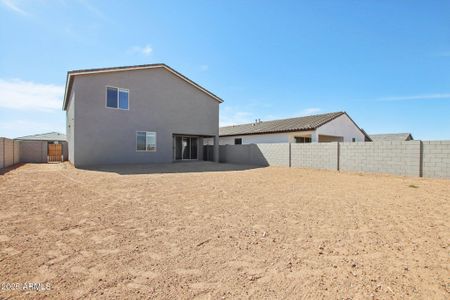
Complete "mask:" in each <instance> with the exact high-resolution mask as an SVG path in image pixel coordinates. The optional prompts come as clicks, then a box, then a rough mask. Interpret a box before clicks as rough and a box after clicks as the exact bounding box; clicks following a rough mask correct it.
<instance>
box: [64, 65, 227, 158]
mask: <svg viewBox="0 0 450 300" xmlns="http://www.w3.org/2000/svg"><path fill="white" fill-rule="evenodd" d="M106 86H114V87H119V88H124V89H128V90H129V110H119V109H111V108H106V105H105V104H106ZM73 91H74V93H75V101H74V104H75V105H74V112H73V113H74V124H73V126H74V132H73V135H71V134H68V136H70V137H68V139H69V152H70V153H73V154H74V155H72V154H70V157H69V159H70V160H71V161H72V163H73V164H74V165H75V166H87V165H97V164H119V163H165V162H172V161H173V134H184V135H195V136H202V135H203V136H215V135H218V131H219V128H218V124H219V102H218V101H217V100H215V99H214V98H212V97H211V96H209V95H207V94H206V93H204V92H203V91H201V90H199V89H197V88H195V87H194V86H192V85H191V84H189V83H187V82H186V81H184V80H182V79H180V78H179V77H177V76H175V75H174V74H172V73H170V72H168V71H167V70H165V69H161V68H157V69H148V70H135V71H126V72H112V73H101V74H93V75H82V76H76V77H75V79H74V85H73ZM69 105H70V103H69ZM69 114H70V113H68V115H69ZM136 131H152V132H156V134H157V137H156V144H157V150H156V152H137V151H136ZM72 145H73V148H72Z"/></svg>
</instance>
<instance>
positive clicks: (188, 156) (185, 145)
mask: <svg viewBox="0 0 450 300" xmlns="http://www.w3.org/2000/svg"><path fill="white" fill-rule="evenodd" d="M197 152H198V138H197V137H190V136H176V137H175V159H176V160H192V159H197Z"/></svg>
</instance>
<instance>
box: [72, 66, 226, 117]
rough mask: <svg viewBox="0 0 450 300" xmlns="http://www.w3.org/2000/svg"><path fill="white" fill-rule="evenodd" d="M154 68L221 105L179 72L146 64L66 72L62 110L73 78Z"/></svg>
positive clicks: (211, 95) (211, 94) (220, 101)
mask: <svg viewBox="0 0 450 300" xmlns="http://www.w3.org/2000/svg"><path fill="white" fill-rule="evenodd" d="M156 68H163V69H166V70H167V71H169V72H170V73H172V74H174V75H175V76H177V77H179V78H181V79H183V80H184V81H186V82H187V83H189V84H191V85H193V86H194V87H196V88H198V89H199V90H201V91H202V92H204V93H205V94H207V95H208V96H210V97H212V98H214V100H216V101H218V102H219V103H222V102H223V100H222V99H221V98H220V97H218V96H217V95H215V94H213V93H212V92H210V91H208V90H207V89H205V88H204V87H202V86H201V85H199V84H198V83H196V82H194V81H192V80H191V79H189V78H187V77H186V76H184V75H183V74H181V73H180V72H178V71H176V70H174V69H172V68H171V67H169V66H168V65H166V64H146V65H135V66H121V67H110V68H96V69H80V70H72V71H68V72H67V77H66V88H65V92H64V102H63V110H67V105H68V97H69V96H70V92H71V89H72V81H73V80H72V78H73V77H74V76H78V75H91V74H101V73H113V72H124V71H134V70H146V69H156Z"/></svg>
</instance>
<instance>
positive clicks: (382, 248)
mask: <svg viewBox="0 0 450 300" xmlns="http://www.w3.org/2000/svg"><path fill="white" fill-rule="evenodd" d="M0 204H1V210H0V283H1V284H2V287H1V290H0V299H9V298H10V297H14V298H16V297H18V298H28V299H29V298H30V297H33V298H57V299H84V298H116V299H132V298H161V299H174V298H178V299H180V298H181V299H191V298H198V299H233V298H257V299H259V298H266V299H275V298H296V299H299V298H305V299H317V298H331V299H371V298H375V299H390V298H395V299H402V298H414V299H449V297H450V285H449V276H450V272H449V241H450V216H449V214H450V180H433V179H421V178H412V177H409V178H408V177H396V176H388V175H369V174H356V173H338V172H333V171H319V170H302V169H288V168H276V167H268V168H246V167H243V166H239V167H238V166H233V165H219V164H214V163H208V162H205V163H181V164H172V165H169V166H167V165H165V166H157V167H156V166H151V165H140V166H122V167H118V166H116V167H114V166H112V167H108V168H103V169H101V170H79V169H74V168H73V167H72V166H71V165H69V164H66V163H65V164H54V165H46V164H41V165H38V164H27V165H23V166H21V167H19V168H16V169H14V170H11V171H9V172H7V173H6V174H4V175H0ZM12 283H19V285H18V286H15V285H13V286H11V285H10V284H12ZM24 283H41V284H42V286H40V287H41V289H42V290H41V291H39V292H38V291H33V290H31V289H28V290H25V291H24V290H22V289H23V284H24ZM27 286H29V285H27ZM45 288H49V289H48V290H44V289H45ZM17 289H20V290H17Z"/></svg>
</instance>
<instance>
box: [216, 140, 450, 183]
mask: <svg viewBox="0 0 450 300" xmlns="http://www.w3.org/2000/svg"><path fill="white" fill-rule="evenodd" d="M220 161H221V162H228V163H236V164H247V165H260V166H291V167H294V168H295V167H297V168H315V169H329V170H342V171H353V172H371V173H387V174H394V175H401V176H417V177H419V176H423V177H435V178H449V179H450V141H423V142H421V141H404V142H400V141H392V142H369V143H364V142H358V143H311V144H288V143H284V144H248V145H224V146H220Z"/></svg>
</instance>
